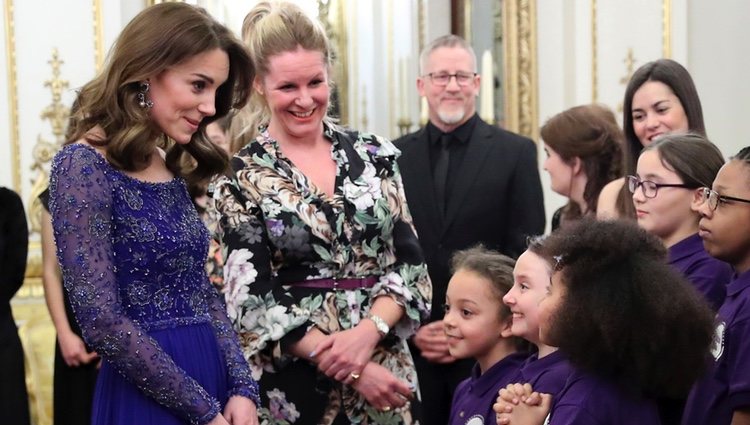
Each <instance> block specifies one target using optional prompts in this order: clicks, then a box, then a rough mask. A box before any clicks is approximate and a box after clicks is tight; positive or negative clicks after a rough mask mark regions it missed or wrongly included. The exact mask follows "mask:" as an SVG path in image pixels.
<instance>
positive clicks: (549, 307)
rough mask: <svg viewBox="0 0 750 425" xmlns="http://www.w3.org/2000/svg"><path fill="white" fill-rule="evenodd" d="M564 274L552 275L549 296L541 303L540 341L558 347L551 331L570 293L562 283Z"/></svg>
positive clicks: (557, 342)
mask: <svg viewBox="0 0 750 425" xmlns="http://www.w3.org/2000/svg"><path fill="white" fill-rule="evenodd" d="M561 277H562V272H555V273H554V274H553V275H552V279H551V284H550V285H549V290H548V292H547V296H545V297H544V298H542V300H541V301H540V302H539V312H538V316H539V340H540V341H541V342H542V343H543V344H546V345H551V346H553V347H557V346H558V345H560V343H559V341H555V340H554V338H553V334H552V332H550V329H551V328H552V326H553V323H554V317H555V314H557V311H558V309H559V308H560V306H561V305H562V302H563V297H565V295H566V294H567V292H568V289H567V287H566V286H565V284H564V283H562V281H561Z"/></svg>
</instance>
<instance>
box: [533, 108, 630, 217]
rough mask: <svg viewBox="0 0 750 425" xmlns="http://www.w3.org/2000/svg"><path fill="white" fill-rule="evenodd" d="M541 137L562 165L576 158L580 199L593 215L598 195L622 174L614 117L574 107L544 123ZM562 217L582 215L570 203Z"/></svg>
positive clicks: (620, 141) (608, 111) (608, 112)
mask: <svg viewBox="0 0 750 425" xmlns="http://www.w3.org/2000/svg"><path fill="white" fill-rule="evenodd" d="M541 136H542V140H544V143H545V144H546V145H547V146H549V147H550V148H552V149H553V150H554V151H555V152H557V154H558V155H560V158H562V160H563V161H565V162H566V163H570V162H571V161H572V160H573V159H574V158H580V160H581V164H582V168H583V172H584V173H585V174H586V177H587V181H586V187H585V188H584V190H583V200H584V202H586V209H587V211H588V212H589V213H596V203H597V200H598V199H599V192H601V191H602V188H603V187H604V186H605V185H606V184H607V183H609V182H611V181H612V180H615V179H617V178H619V177H622V173H623V163H622V145H623V143H624V136H623V134H622V130H620V127H619V126H618V125H617V120H616V119H615V114H614V113H613V112H612V110H611V109H609V108H608V107H606V106H604V105H598V104H592V105H581V106H576V107H573V108H570V109H567V110H565V111H563V112H560V113H559V114H557V115H555V116H553V117H552V118H550V119H549V120H547V122H546V123H545V124H544V125H543V126H542V129H541ZM563 214H564V216H565V218H566V219H568V220H570V219H576V218H579V217H580V216H581V215H582V214H581V210H580V208H579V207H578V205H577V204H575V203H574V202H569V203H568V205H566V206H565V208H564V210H563Z"/></svg>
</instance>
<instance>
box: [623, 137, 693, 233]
mask: <svg viewBox="0 0 750 425" xmlns="http://www.w3.org/2000/svg"><path fill="white" fill-rule="evenodd" d="M637 176H638V177H639V178H640V179H641V180H642V181H643V180H649V181H652V182H654V183H657V184H659V183H661V184H682V183H684V182H683V181H682V179H681V178H680V176H679V175H678V174H677V173H675V172H674V171H672V170H670V169H669V168H667V167H666V166H665V165H664V163H663V162H662V159H661V155H659V151H658V150H646V151H644V152H643V153H642V154H641V156H640V157H639V158H638V168H637ZM699 191H700V189H688V188H682V187H660V188H659V189H658V190H657V192H656V197H654V198H647V197H645V196H644V195H643V190H642V187H639V188H638V189H637V190H636V191H635V193H633V205H634V206H635V210H636V217H637V219H638V225H639V226H640V227H642V228H643V229H645V230H646V231H648V232H649V233H651V234H653V235H656V236H657V237H659V239H661V240H662V242H664V245H665V246H667V247H669V246H672V245H674V244H675V243H677V242H679V241H681V240H682V239H684V238H686V237H688V236H690V235H692V234H694V233H695V232H697V231H698V215H697V214H696V213H695V212H694V211H693V210H692V205H693V203H694V202H696V200H698V199H700V193H699Z"/></svg>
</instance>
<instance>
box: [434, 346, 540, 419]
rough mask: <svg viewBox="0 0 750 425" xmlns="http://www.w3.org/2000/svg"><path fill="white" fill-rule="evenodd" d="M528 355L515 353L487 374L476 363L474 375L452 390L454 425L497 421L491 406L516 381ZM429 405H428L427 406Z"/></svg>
mask: <svg viewBox="0 0 750 425" xmlns="http://www.w3.org/2000/svg"><path fill="white" fill-rule="evenodd" d="M526 357H528V354H527V353H513V354H511V355H509V356H506V357H505V358H504V359H502V360H500V361H499V362H497V363H495V364H494V365H493V366H492V367H491V368H489V369H487V371H486V372H485V373H481V371H480V370H479V365H478V364H475V365H474V368H473V369H472V371H471V377H469V378H467V379H465V380H463V381H461V383H460V384H458V386H457V387H456V391H455V392H454V393H453V402H452V403H451V415H450V422H449V424H451V425H482V424H484V423H491V424H494V423H495V412H494V411H493V410H492V405H493V404H495V401H496V400H497V394H498V392H499V391H500V389H501V388H505V386H507V385H508V384H512V383H515V381H513V380H511V379H512V378H514V377H516V376H517V375H518V370H519V368H520V367H521V364H523V362H524V360H526ZM427 408H429V406H427Z"/></svg>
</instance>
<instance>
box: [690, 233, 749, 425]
mask: <svg viewBox="0 0 750 425" xmlns="http://www.w3.org/2000/svg"><path fill="white" fill-rule="evenodd" d="M738 231H740V230H738ZM717 322H718V325H717V327H716V334H715V335H714V344H713V346H712V348H711V354H713V356H714V359H715V361H714V362H713V363H712V364H711V367H710V369H709V371H708V373H707V374H706V376H704V377H703V378H702V379H701V380H699V381H698V382H697V383H696V384H695V385H694V386H693V390H692V391H691V392H690V396H689V397H688V401H687V405H686V407H685V413H684V414H683V416H682V423H683V424H684V425H693V424H695V425H699V424H700V425H703V424H711V425H729V424H730V423H731V422H732V415H733V414H734V413H733V412H734V411H735V410H740V409H747V408H750V271H746V272H744V273H742V274H741V275H739V276H735V277H734V279H732V281H731V282H730V283H729V286H727V297H726V299H725V300H724V304H722V306H721V308H720V309H719V314H718V318H717Z"/></svg>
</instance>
